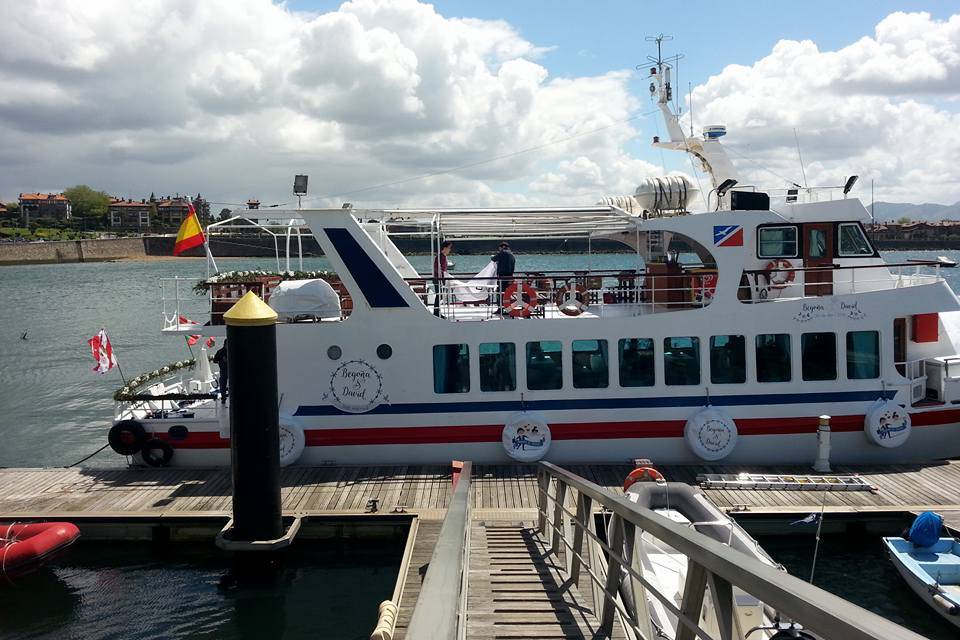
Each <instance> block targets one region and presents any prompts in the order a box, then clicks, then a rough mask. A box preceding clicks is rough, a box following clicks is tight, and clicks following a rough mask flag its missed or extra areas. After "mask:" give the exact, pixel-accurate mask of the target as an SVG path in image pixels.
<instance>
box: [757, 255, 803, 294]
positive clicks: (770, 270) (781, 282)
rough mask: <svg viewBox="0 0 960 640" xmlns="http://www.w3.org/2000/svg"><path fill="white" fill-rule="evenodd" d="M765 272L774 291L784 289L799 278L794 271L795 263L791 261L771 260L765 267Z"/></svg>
mask: <svg viewBox="0 0 960 640" xmlns="http://www.w3.org/2000/svg"><path fill="white" fill-rule="evenodd" d="M764 272H765V273H764V275H765V276H766V278H767V282H769V283H770V286H771V287H773V288H774V289H783V288H784V287H786V286H787V285H789V284H790V283H791V282H793V281H794V280H795V279H796V277H797V272H796V271H793V263H791V262H790V261H789V260H771V261H770V262H768V263H767V266H766V267H764Z"/></svg>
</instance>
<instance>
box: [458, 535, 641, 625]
mask: <svg viewBox="0 0 960 640" xmlns="http://www.w3.org/2000/svg"><path fill="white" fill-rule="evenodd" d="M470 535H471V540H470V577H469V582H468V590H467V638H470V639H477V640H481V639H482V640H493V639H500V638H504V639H506V638H537V639H539V640H548V639H551V638H600V637H602V636H601V635H600V633H599V631H598V629H599V627H600V623H599V621H598V613H595V607H594V603H593V595H592V594H593V590H592V589H590V588H589V585H588V580H589V577H588V576H587V575H586V572H585V571H584V572H582V573H581V576H582V577H581V584H582V585H583V586H584V589H583V591H582V592H581V591H580V590H579V589H578V588H577V587H575V586H574V585H573V584H572V582H571V581H570V580H569V579H567V578H566V572H565V570H564V567H563V562H562V559H561V558H558V557H557V555H556V554H554V553H553V552H551V551H550V549H549V544H548V543H547V542H546V541H545V540H543V538H542V537H541V536H540V535H539V534H538V533H537V531H536V528H535V526H534V525H533V523H530V522H513V523H511V522H485V521H474V522H473V524H472V530H471V532H470ZM612 637H614V638H623V637H624V634H623V631H622V629H621V628H620V625H619V624H617V623H615V624H614V633H613V636H612Z"/></svg>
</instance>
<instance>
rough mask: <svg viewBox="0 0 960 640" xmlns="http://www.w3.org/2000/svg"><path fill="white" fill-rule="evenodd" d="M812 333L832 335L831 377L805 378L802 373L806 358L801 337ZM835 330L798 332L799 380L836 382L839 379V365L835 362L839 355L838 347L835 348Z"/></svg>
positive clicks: (836, 341)
mask: <svg viewBox="0 0 960 640" xmlns="http://www.w3.org/2000/svg"><path fill="white" fill-rule="evenodd" d="M813 335H830V336H833V377H832V378H807V376H806V375H805V373H804V362H805V361H806V358H805V357H804V355H805V354H804V348H803V339H804V337H806V336H813ZM838 342H839V340H837V332H836V331H808V332H806V333H801V334H800V380H801V382H836V381H837V380H840V367H839V365H838V364H837V358H838V356H839V355H840V354H839V349H838V348H837V346H838V345H837V343H838Z"/></svg>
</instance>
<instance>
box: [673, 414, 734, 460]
mask: <svg viewBox="0 0 960 640" xmlns="http://www.w3.org/2000/svg"><path fill="white" fill-rule="evenodd" d="M683 437H684V439H685V440H686V441H687V446H688V447H690V450H691V451H693V452H694V453H695V454H696V455H697V457H699V458H700V459H702V460H722V459H723V458H726V457H727V456H728V455H730V454H731V453H732V452H733V449H734V448H735V447H736V446H737V424H736V423H735V422H734V421H733V418H731V417H730V416H728V415H727V414H726V413H724V412H723V411H721V410H720V409H717V408H716V407H711V406H707V407H704V408H703V409H701V410H700V411H699V412H698V413H696V414H695V415H694V416H693V417H691V418H690V419H689V420H687V424H686V426H685V427H684V428H683Z"/></svg>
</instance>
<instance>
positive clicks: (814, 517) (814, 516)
mask: <svg viewBox="0 0 960 640" xmlns="http://www.w3.org/2000/svg"><path fill="white" fill-rule="evenodd" d="M818 522H820V514H819V513H811V514H810V515H808V516H807V517H806V518H800V519H799V520H795V521H793V522H791V523H790V524H791V525H794V524H817V523H818Z"/></svg>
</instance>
